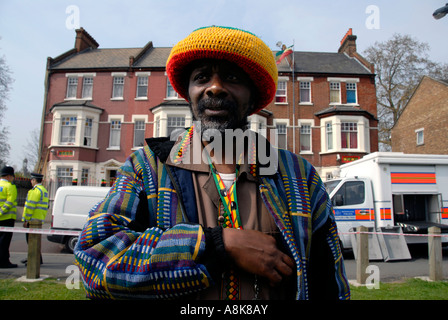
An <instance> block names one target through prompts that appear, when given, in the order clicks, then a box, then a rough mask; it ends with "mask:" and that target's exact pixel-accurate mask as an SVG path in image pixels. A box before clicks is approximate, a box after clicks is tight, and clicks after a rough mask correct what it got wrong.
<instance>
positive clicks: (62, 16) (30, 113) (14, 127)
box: [0, 0, 448, 169]
mask: <svg viewBox="0 0 448 320" xmlns="http://www.w3.org/2000/svg"><path fill="white" fill-rule="evenodd" d="M445 3H446V0H442V1H440V0H425V1H423V0H393V1H390V0H387V1H383V0H368V1H365V0H338V1H334V0H331V1H330V0H324V1H319V0H317V1H301V0H289V1H272V0H271V1H267V0H236V1H235V0H148V1H142V0H134V1H126V2H125V1H122V0H121V1H115V0H109V1H103V0H95V1H92V0H88V1H84V0H70V1H63V0H28V1H26V0H20V1H19V0H0V37H1V39H0V56H4V57H5V59H6V62H7V64H8V65H9V67H10V69H11V71H12V72H13V74H12V77H13V78H14V79H15V82H14V83H13V85H12V91H11V93H10V99H9V101H7V107H8V111H7V112H6V114H5V118H6V119H4V120H5V121H4V123H5V124H6V125H7V126H9V130H10V139H9V142H10V145H11V154H10V164H11V165H14V166H15V167H16V169H20V168H21V166H22V161H23V158H24V148H25V145H26V144H27V140H28V139H29V136H30V132H31V131H32V130H33V129H35V128H40V125H41V118H42V108H43V93H44V79H45V66H46V61H47V57H53V58H54V57H56V56H58V55H60V54H62V53H64V52H66V51H68V50H70V49H72V48H73V46H74V43H75V31H74V28H77V27H83V28H84V29H86V30H87V32H89V34H90V35H91V36H92V37H93V38H95V40H96V41H97V42H98V43H99V44H100V48H132V47H134V48H135V47H143V46H144V45H145V44H146V43H148V41H153V45H154V46H155V47H169V46H172V45H174V44H175V43H176V42H178V41H179V40H181V39H182V38H183V37H185V36H186V35H188V34H189V33H190V32H191V31H193V30H194V29H196V28H199V27H203V26H208V25H223V26H231V27H236V28H241V29H245V30H248V31H251V32H252V33H255V34H256V35H258V36H259V37H261V38H262V39H263V40H264V41H265V42H266V44H267V45H268V46H269V47H270V48H271V49H273V50H274V49H277V48H276V43H277V42H278V41H281V42H283V43H285V44H286V45H288V46H289V45H292V44H293V43H294V44H295V50H296V51H318V52H336V51H337V50H338V48H339V45H340V40H341V39H342V37H343V36H344V34H345V33H346V32H347V30H348V29H349V28H353V34H355V35H357V36H358V39H357V46H358V52H360V53H361V54H362V52H363V51H364V50H365V49H366V48H367V47H369V46H370V45H373V44H374V43H375V42H376V41H379V42H382V41H386V40H388V39H390V38H391V36H392V35H393V34H394V33H400V34H409V35H411V36H412V37H414V38H415V39H417V40H419V41H421V42H427V43H428V44H429V46H430V48H431V50H430V53H429V54H430V59H432V60H433V61H436V62H443V63H448V41H447V31H448V16H446V17H444V18H442V19H440V20H435V19H434V18H433V17H432V13H433V12H434V11H435V10H436V9H438V8H440V7H442V6H444V5H445Z"/></svg>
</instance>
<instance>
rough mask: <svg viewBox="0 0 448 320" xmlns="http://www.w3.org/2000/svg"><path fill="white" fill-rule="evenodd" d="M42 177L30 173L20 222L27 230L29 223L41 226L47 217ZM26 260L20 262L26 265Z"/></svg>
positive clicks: (45, 194)
mask: <svg viewBox="0 0 448 320" xmlns="http://www.w3.org/2000/svg"><path fill="white" fill-rule="evenodd" d="M43 177H44V176H43V175H41V174H39V173H31V185H32V187H33V188H32V189H31V190H30V191H28V194H27V196H26V201H25V208H24V209H23V215H22V221H23V227H24V228H29V227H30V221H37V222H39V223H40V225H42V224H43V223H44V221H45V217H46V216H47V210H48V191H47V189H45V187H44V186H43V185H42V179H43ZM26 242H27V243H28V233H27V234H26ZM27 261H28V259H24V260H22V261H21V262H22V263H25V264H26V263H27ZM40 263H41V264H42V255H41V256H40Z"/></svg>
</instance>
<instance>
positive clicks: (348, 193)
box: [334, 181, 365, 206]
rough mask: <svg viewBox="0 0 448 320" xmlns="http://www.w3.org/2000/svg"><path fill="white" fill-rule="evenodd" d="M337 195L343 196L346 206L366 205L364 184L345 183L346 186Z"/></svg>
mask: <svg viewBox="0 0 448 320" xmlns="http://www.w3.org/2000/svg"><path fill="white" fill-rule="evenodd" d="M336 194H337V195H340V196H342V200H343V205H344V206H349V205H355V204H361V203H364V197H365V196H364V194H365V187H364V182H363V181H348V182H346V183H344V185H343V186H342V187H341V188H340V189H339V190H338V192H337V193H336ZM334 198H336V197H334Z"/></svg>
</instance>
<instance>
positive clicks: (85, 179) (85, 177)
mask: <svg viewBox="0 0 448 320" xmlns="http://www.w3.org/2000/svg"><path fill="white" fill-rule="evenodd" d="M81 185H82V186H88V185H89V169H82V172H81Z"/></svg>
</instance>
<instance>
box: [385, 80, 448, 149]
mask: <svg viewBox="0 0 448 320" xmlns="http://www.w3.org/2000/svg"><path fill="white" fill-rule="evenodd" d="M447 121H448V81H441V80H436V79H433V78H430V77H427V76H424V77H423V78H422V80H421V81H420V83H419V85H418V86H417V88H416V89H415V92H414V94H413V95H412V97H411V98H410V99H409V101H408V103H407V104H406V106H405V108H404V109H403V112H402V114H401V115H400V118H399V119H398V121H397V123H396V124H395V126H394V127H393V128H392V138H391V142H392V144H391V145H392V151H394V152H404V153H426V154H448V132H447V130H446V128H445V126H446V123H447Z"/></svg>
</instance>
